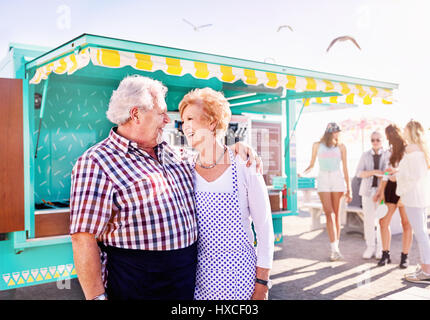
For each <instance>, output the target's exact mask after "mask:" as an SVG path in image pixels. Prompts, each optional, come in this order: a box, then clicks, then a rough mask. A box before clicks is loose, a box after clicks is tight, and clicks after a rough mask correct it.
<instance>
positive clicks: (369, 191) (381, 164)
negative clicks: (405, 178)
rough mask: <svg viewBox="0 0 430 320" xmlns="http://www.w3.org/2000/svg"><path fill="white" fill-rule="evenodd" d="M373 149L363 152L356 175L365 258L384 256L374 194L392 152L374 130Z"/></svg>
mask: <svg viewBox="0 0 430 320" xmlns="http://www.w3.org/2000/svg"><path fill="white" fill-rule="evenodd" d="M370 138H371V142H372V149H370V150H369V151H366V152H364V153H363V155H362V156H361V158H360V161H359V163H358V166H357V171H356V174H355V175H356V176H357V177H359V178H361V179H362V180H361V183H360V190H359V195H360V196H361V202H362V206H363V215H364V219H363V220H364V221H363V224H364V239H365V240H366V250H365V251H364V253H363V259H370V258H372V257H373V256H375V258H376V259H380V258H381V257H382V241H381V233H380V230H379V223H377V218H376V208H377V205H378V204H377V203H376V202H375V201H373V196H374V195H375V194H376V191H377V190H378V186H379V184H380V182H381V178H380V177H382V175H383V173H384V170H385V168H387V166H388V161H389V158H390V152H389V151H388V150H384V149H383V147H382V134H381V133H380V132H377V131H375V132H373V133H372V134H371V135H370Z"/></svg>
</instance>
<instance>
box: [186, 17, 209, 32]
mask: <svg viewBox="0 0 430 320" xmlns="http://www.w3.org/2000/svg"><path fill="white" fill-rule="evenodd" d="M182 20H183V21H184V22H185V23H187V24H189V25H190V26H192V27H193V29H194V31H199V29H201V28H205V27H210V26H211V25H212V24H204V25H202V26H195V25H194V24H192V23H191V22H189V21H188V20H186V19H182Z"/></svg>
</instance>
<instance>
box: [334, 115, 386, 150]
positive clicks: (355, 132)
mask: <svg viewBox="0 0 430 320" xmlns="http://www.w3.org/2000/svg"><path fill="white" fill-rule="evenodd" d="M390 123H391V121H389V120H387V119H384V118H361V119H347V120H344V121H342V122H340V123H339V125H340V128H341V129H342V132H343V134H342V140H344V141H345V142H351V143H357V141H359V139H361V151H362V152H364V138H365V136H366V137H367V136H370V134H371V133H372V132H373V131H379V132H381V133H382V134H384V132H385V131H384V130H385V127H387V126H388V125H389V124H390Z"/></svg>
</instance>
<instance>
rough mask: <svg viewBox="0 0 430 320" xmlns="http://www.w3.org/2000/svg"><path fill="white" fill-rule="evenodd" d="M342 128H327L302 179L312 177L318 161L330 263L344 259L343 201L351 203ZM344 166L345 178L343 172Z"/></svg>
mask: <svg viewBox="0 0 430 320" xmlns="http://www.w3.org/2000/svg"><path fill="white" fill-rule="evenodd" d="M339 132H340V127H339V126H338V125H337V124H336V123H334V122H331V123H329V124H328V125H327V128H326V130H325V132H324V135H323V137H322V138H321V140H320V141H318V142H315V143H314V144H313V146H312V158H311V162H310V164H309V166H308V167H307V168H306V170H305V171H304V172H303V175H305V174H307V173H309V172H310V171H311V170H312V168H313V167H314V165H315V161H316V158H317V157H318V163H319V170H320V171H319V174H318V178H317V183H318V185H317V191H318V195H319V197H320V200H321V203H322V207H323V211H324V213H325V215H326V221H327V222H326V225H327V232H328V236H329V239H330V246H331V255H330V260H332V261H336V260H340V259H342V258H343V257H342V255H341V253H340V250H339V238H340V216H339V206H340V199H341V198H342V196H343V195H345V197H346V201H347V202H350V201H351V199H352V198H351V183H350V181H349V174H348V166H347V157H346V147H345V145H344V144H343V143H339V141H338V140H339ZM341 162H342V168H343V176H342V173H341V171H340V163H341Z"/></svg>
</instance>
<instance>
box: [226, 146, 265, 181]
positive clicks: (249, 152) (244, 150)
mask: <svg viewBox="0 0 430 320" xmlns="http://www.w3.org/2000/svg"><path fill="white" fill-rule="evenodd" d="M232 149H233V151H234V154H235V155H237V154H239V156H240V157H241V158H242V159H243V160H244V161H246V160H248V162H247V163H246V166H247V167H249V166H251V165H252V164H253V163H254V162H255V164H256V169H257V172H258V173H261V174H263V161H261V158H260V157H259V156H258V154H257V152H255V150H254V149H253V148H252V147H251V146H249V145H247V144H245V143H243V142H237V143H235V144H234V145H233V146H232Z"/></svg>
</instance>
